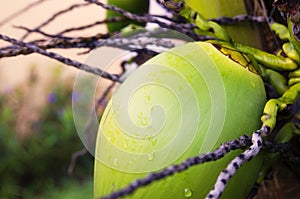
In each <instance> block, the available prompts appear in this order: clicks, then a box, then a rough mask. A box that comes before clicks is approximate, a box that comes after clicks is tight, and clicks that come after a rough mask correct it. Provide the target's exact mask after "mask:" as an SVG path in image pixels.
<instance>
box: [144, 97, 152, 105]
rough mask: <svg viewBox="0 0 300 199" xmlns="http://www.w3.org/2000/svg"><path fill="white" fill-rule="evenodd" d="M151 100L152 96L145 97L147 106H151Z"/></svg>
mask: <svg viewBox="0 0 300 199" xmlns="http://www.w3.org/2000/svg"><path fill="white" fill-rule="evenodd" d="M150 100H151V97H150V95H146V96H145V103H146V104H149V103H150Z"/></svg>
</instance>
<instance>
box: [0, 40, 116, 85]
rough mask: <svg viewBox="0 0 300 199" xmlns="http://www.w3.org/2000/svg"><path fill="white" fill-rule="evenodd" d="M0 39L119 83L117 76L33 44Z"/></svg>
mask: <svg viewBox="0 0 300 199" xmlns="http://www.w3.org/2000/svg"><path fill="white" fill-rule="evenodd" d="M0 39H2V40H4V41H7V42H10V43H12V44H14V45H18V46H21V47H26V48H27V49H30V50H32V51H33V52H35V53H38V54H41V55H44V56H46V57H50V58H52V59H55V60H57V61H59V62H62V63H64V64H66V65H69V66H73V67H75V68H77V69H80V70H83V71H86V72H89V73H93V74H96V75H99V76H101V77H103V78H106V79H110V80H112V81H119V76H118V75H114V74H110V73H107V72H105V71H103V70H101V69H99V68H95V67H91V66H89V65H86V64H83V63H80V62H77V61H74V60H71V59H69V58H66V57H63V56H61V55H59V54H56V53H53V52H48V51H46V50H44V49H41V48H39V47H38V46H36V45H34V44H29V43H24V42H22V41H17V40H16V39H13V38H10V37H8V36H5V35H2V34H0ZM0 57H1V54H0Z"/></svg>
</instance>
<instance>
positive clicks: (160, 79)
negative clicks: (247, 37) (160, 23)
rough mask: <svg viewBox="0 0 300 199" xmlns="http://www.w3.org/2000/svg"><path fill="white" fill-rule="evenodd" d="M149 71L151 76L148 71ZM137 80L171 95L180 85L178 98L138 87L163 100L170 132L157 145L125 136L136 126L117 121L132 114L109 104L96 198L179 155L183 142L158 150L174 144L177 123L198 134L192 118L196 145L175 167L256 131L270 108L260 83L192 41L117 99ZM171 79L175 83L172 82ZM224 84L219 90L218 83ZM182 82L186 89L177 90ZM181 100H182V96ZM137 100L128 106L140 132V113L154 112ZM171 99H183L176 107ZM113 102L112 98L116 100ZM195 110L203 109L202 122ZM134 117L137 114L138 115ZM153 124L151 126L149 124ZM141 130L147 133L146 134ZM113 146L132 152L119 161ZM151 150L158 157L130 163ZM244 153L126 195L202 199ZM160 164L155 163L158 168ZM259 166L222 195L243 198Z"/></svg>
mask: <svg viewBox="0 0 300 199" xmlns="http://www.w3.org/2000/svg"><path fill="white" fill-rule="evenodd" d="M154 66H160V67H154ZM166 68H169V69H170V70H167V69H166ZM148 69H149V70H151V69H153V70H154V71H148ZM203 69H205V70H203ZM145 71H146V72H145ZM172 71H176V73H177V74H180V75H179V76H181V77H182V79H183V80H185V81H184V82H181V81H179V80H180V78H179V77H177V76H176V75H174V74H173V73H172ZM214 72H217V74H215V73H214ZM137 78H140V79H147V78H150V79H152V80H154V81H155V82H156V83H159V84H162V85H163V84H166V85H167V88H170V89H173V93H176V92H177V91H176V88H177V89H178V95H179V97H178V96H176V95H175V96H174V95H172V93H171V92H170V93H169V94H166V90H163V89H157V85H155V84H154V85H153V90H152V89H151V85H152V84H150V86H149V85H147V86H146V85H144V86H142V87H141V88H142V89H140V90H142V91H143V92H144V93H147V94H146V95H144V96H150V101H151V100H152V99H156V100H159V104H160V105H162V106H163V107H164V108H165V109H164V111H165V112H164V114H165V116H166V121H165V123H164V127H166V128H163V129H161V131H160V132H159V135H158V137H156V138H157V140H155V142H154V140H151V139H148V140H147V139H144V140H141V139H140V140H139V139H134V138H132V137H130V136H128V132H130V129H131V130H136V127H134V126H132V125H128V126H121V127H120V123H119V122H120V120H122V118H123V117H125V118H126V117H127V115H126V112H125V111H119V110H118V108H114V107H113V106H114V102H110V105H109V106H108V108H107V109H106V111H105V113H104V115H103V117H102V120H101V123H100V129H99V136H98V139H97V148H96V158H98V160H96V162H95V184H94V186H95V187H94V188H95V198H96V197H100V196H104V195H106V194H109V193H110V192H111V191H114V190H117V189H119V188H122V187H124V186H126V185H128V183H130V182H131V181H133V180H135V179H137V178H141V177H143V176H145V175H147V173H149V172H144V173H136V172H128V170H131V169H132V170H133V171H134V170H136V171H139V170H141V169H143V168H151V165H152V166H153V167H155V166H156V167H157V169H159V165H157V164H158V163H159V162H161V164H162V163H164V162H165V161H167V160H168V159H169V158H170V157H173V156H174V154H176V153H177V152H178V151H179V152H182V151H181V150H182V144H180V142H179V143H178V144H177V145H175V146H173V147H172V149H171V150H168V151H167V153H166V154H164V156H161V153H160V151H159V149H161V147H162V146H164V145H165V144H166V143H168V141H170V139H174V137H175V136H174V133H175V132H176V131H175V130H176V128H178V123H179V122H181V123H180V126H187V127H186V128H185V129H184V131H185V132H186V135H187V136H188V135H189V132H190V131H192V130H193V125H194V122H195V121H196V124H197V125H198V126H197V128H196V130H197V131H196V132H195V135H194V137H192V139H191V140H190V141H191V143H190V144H191V145H189V146H188V147H187V149H186V150H185V151H183V154H182V155H181V156H178V158H177V159H176V160H174V161H173V162H172V164H174V163H179V162H181V161H183V160H185V159H186V158H189V157H192V156H195V155H197V154H199V152H200V153H204V152H208V151H212V150H213V149H215V148H216V147H218V146H219V145H220V144H221V143H223V142H225V141H228V140H231V139H236V138H237V137H238V136H240V135H243V134H251V133H252V132H253V131H254V130H256V129H258V128H259V126H260V120H259V118H260V115H261V113H262V109H263V107H264V104H265V90H264V86H263V82H262V80H261V78H260V77H259V76H258V75H256V74H254V73H252V72H249V71H248V70H247V69H246V68H243V67H241V66H240V65H239V64H237V63H236V62H234V61H232V60H230V59H228V57H226V56H225V55H224V54H222V53H220V52H219V51H218V50H217V49H216V48H215V47H213V46H212V45H211V44H209V43H203V42H198V43H189V44H186V45H183V46H180V47H176V48H174V49H172V50H171V51H168V52H167V53H161V54H159V55H158V56H156V57H154V58H152V59H151V60H149V61H148V62H146V63H145V64H144V65H143V66H141V67H140V68H139V69H138V70H137V71H136V72H135V73H134V74H133V75H132V76H130V77H129V78H128V79H127V80H126V81H125V82H124V83H123V84H122V85H121V87H120V88H119V90H118V91H117V92H116V94H115V95H114V96H117V97H118V96H119V97H122V95H119V93H120V92H123V91H124V92H125V91H129V90H130V89H131V88H130V86H132V85H130V83H131V82H132V83H133V84H134V82H136V84H137V85H135V86H136V87H138V86H139V84H138V83H137V82H138V79H137ZM176 78H179V80H178V79H176ZM219 78H220V79H219ZM172 79H175V80H176V81H173V82H172V81H171V80H172ZM133 80H134V81H133ZM220 82H222V85H219V84H218V83H220ZM181 83H183V84H182V85H183V86H184V87H180V84H181ZM185 86H187V87H190V88H191V89H192V90H193V91H194V94H192V93H189V92H187V93H183V94H180V93H181V92H184V91H185ZM154 88H155V89H154ZM181 89H182V90H181ZM216 91H218V92H216ZM143 92H142V93H143ZM222 92H224V93H223V94H224V95H223V94H222ZM125 93H126V92H125ZM136 93H138V89H137V90H136V92H135V93H134V94H136ZM218 93H219V95H218ZM181 95H182V96H183V98H180V97H181ZM132 96H133V97H132V98H131V99H133V100H134V101H132V103H131V101H130V100H129V101H128V102H129V103H128V107H129V108H128V110H129V111H128V112H129V115H130V117H131V119H132V121H133V123H135V124H136V125H135V126H138V127H142V125H143V122H144V121H145V120H140V119H141V118H139V114H137V113H139V112H142V113H143V114H141V115H144V114H146V113H148V112H149V109H147V108H146V109H145V105H146V104H147V100H148V99H149V98H148V97H146V98H145V97H139V95H138V94H136V95H132ZM140 96H143V94H140ZM174 97H175V98H176V97H177V99H186V100H180V101H179V102H178V100H176V99H175V98H174ZM223 97H225V99H223ZM193 98H196V99H197V105H196V106H195V104H194V103H193ZM113 100H115V99H114V98H113ZM119 100H120V101H122V100H123V101H124V100H125V101H126V100H127V99H126V98H121V99H119ZM139 100H140V101H139ZM145 100H146V101H145ZM218 100H219V101H218ZM117 101H118V99H117ZM151 103H152V102H151ZM155 103H156V102H155ZM155 103H153V104H155ZM178 103H179V104H180V106H181V107H182V108H181V109H179V108H178V106H177V105H178ZM131 106H132V107H131ZM117 107H122V106H121V105H120V106H117ZM150 110H151V109H150ZM183 110H190V115H189V116H188V117H183V118H181V116H182V114H184V111H183ZM118 111H119V112H118ZM180 111H181V112H180ZM197 111H199V117H198V118H197V116H198V115H197ZM158 112H159V111H158ZM116 113H117V114H116ZM135 115H137V116H136V117H134V116H135ZM222 115H223V116H224V118H223V119H225V120H224V121H223V120H222ZM151 116H153V115H151V114H150V116H149V115H147V117H146V118H148V119H147V121H148V120H149V119H150V120H151V122H152V123H153V122H154V123H155V122H156V121H155V118H156V117H151ZM142 118H143V117H142ZM139 121H140V122H141V123H139ZM151 122H150V126H152V123H151ZM125 124H126V123H125ZM172 124H173V126H172ZM146 126H147V124H146ZM219 128H221V129H219ZM218 130H221V131H220V132H219V133H220V134H218ZM141 131H142V132H143V131H144V129H142V130H141ZM149 132H150V131H149ZM208 132H209V133H208ZM138 133H139V132H137V135H138ZM179 135H180V134H177V135H176V136H179ZM181 139H182V143H185V136H182V137H181ZM116 146H117V148H119V149H121V151H122V150H123V151H127V152H129V153H128V154H129V155H128V156H121V157H120V156H118V155H119V154H118V151H115V149H114V148H115V147H116ZM155 147H157V148H155ZM153 149H156V150H158V152H157V153H155V154H153V155H151V154H150V157H149V156H148V159H147V158H145V159H134V158H133V159H132V161H129V162H128V159H130V158H132V157H131V156H130V155H131V154H134V153H145V154H146V155H147V151H151V150H153ZM120 153H122V152H120ZM239 153H241V150H239V151H235V152H231V153H230V154H229V155H227V156H225V157H224V158H222V159H220V160H218V161H216V162H211V163H205V164H203V165H199V166H196V167H193V168H191V169H189V170H188V171H185V172H183V173H180V174H176V175H174V176H171V177H168V178H166V179H163V180H160V181H157V182H154V183H152V184H151V185H149V186H147V187H145V188H142V189H139V190H138V191H137V192H135V193H134V194H133V195H131V196H129V197H127V198H187V197H188V198H204V197H205V196H206V194H207V193H208V192H209V190H210V189H211V188H212V186H213V185H214V183H215V180H216V178H217V176H218V175H219V172H220V171H221V170H223V169H224V168H225V167H226V165H227V164H228V163H229V161H230V160H231V159H232V158H233V157H235V156H236V155H237V154H239ZM103 157H106V159H105V162H106V164H103V163H102V162H101V161H99V158H100V159H101V158H103ZM116 157H117V158H116ZM155 161H157V162H158V163H156V164H154V162H155ZM124 162H125V163H124ZM261 164H262V157H260V156H258V157H256V158H254V159H253V160H252V161H251V162H250V163H247V164H246V165H244V166H243V167H242V168H241V169H240V170H239V171H238V172H237V173H236V175H234V177H233V178H232V179H231V181H230V182H229V185H228V187H227V189H226V190H225V192H224V194H223V197H222V198H245V196H246V195H247V193H248V192H249V190H250V189H251V187H252V185H253V183H254V182H255V180H256V178H257V176H258V173H259V170H260V168H261ZM107 165H110V166H107ZM119 169H122V170H123V171H120V170H119ZM124 170H125V171H124ZM126 170H127V171H126ZM145 170H147V169H145Z"/></svg>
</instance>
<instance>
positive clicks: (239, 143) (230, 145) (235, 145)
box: [101, 135, 289, 199]
mask: <svg viewBox="0 0 300 199" xmlns="http://www.w3.org/2000/svg"><path fill="white" fill-rule="evenodd" d="M251 139H252V138H251V136H247V135H243V136H241V137H239V138H238V139H236V140H231V141H228V142H225V143H223V144H222V145H221V146H220V147H218V148H217V149H216V150H214V151H213V152H209V153H206V154H200V155H198V156H195V157H191V158H188V159H186V160H184V161H183V162H181V163H179V164H177V165H172V166H170V167H168V168H165V169H163V170H162V171H158V172H154V173H151V174H149V175H148V176H146V177H145V178H141V179H137V180H135V181H133V182H131V183H130V184H129V185H128V186H127V187H124V188H122V189H120V190H117V191H115V192H113V193H111V194H110V195H108V196H105V197H102V198H101V199H116V198H120V197H124V196H127V195H129V194H132V193H133V192H135V191H136V190H137V189H139V188H141V187H144V186H147V185H148V184H150V183H152V182H154V181H157V180H160V179H164V178H166V177H168V176H172V175H174V174H176V173H180V172H183V171H185V170H188V169H189V168H191V167H192V166H196V165H199V164H203V163H206V162H211V161H216V160H218V159H220V158H222V157H224V156H225V155H226V154H228V153H229V152H230V151H233V150H237V149H245V148H246V147H248V146H250V145H251V144H252V142H251ZM263 148H265V149H267V150H268V151H271V152H273V153H276V152H280V153H284V152H286V151H287V150H288V149H289V144H288V143H280V144H272V143H270V142H264V143H263Z"/></svg>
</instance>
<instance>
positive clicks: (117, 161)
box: [114, 158, 119, 168]
mask: <svg viewBox="0 0 300 199" xmlns="http://www.w3.org/2000/svg"><path fill="white" fill-rule="evenodd" d="M114 165H115V167H117V168H118V167H119V160H118V159H117V158H115V159H114Z"/></svg>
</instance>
